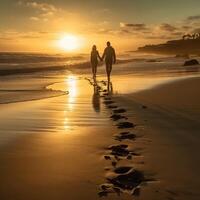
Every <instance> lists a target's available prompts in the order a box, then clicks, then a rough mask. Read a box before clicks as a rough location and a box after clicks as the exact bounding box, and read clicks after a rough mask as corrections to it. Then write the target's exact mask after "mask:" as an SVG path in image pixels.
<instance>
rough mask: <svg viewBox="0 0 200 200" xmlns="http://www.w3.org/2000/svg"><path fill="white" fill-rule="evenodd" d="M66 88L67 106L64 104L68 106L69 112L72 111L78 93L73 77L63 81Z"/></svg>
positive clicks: (75, 79)
mask: <svg viewBox="0 0 200 200" xmlns="http://www.w3.org/2000/svg"><path fill="white" fill-rule="evenodd" d="M65 83H66V86H67V88H68V91H69V95H68V98H67V100H68V104H66V105H67V106H68V108H69V109H70V110H73V109H74V103H75V101H76V98H75V97H76V96H77V93H78V87H77V78H76V77H75V76H73V75H70V76H68V77H67V79H66V80H65Z"/></svg>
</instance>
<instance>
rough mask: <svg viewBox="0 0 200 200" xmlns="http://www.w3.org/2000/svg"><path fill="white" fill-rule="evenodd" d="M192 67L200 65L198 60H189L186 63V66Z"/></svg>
mask: <svg viewBox="0 0 200 200" xmlns="http://www.w3.org/2000/svg"><path fill="white" fill-rule="evenodd" d="M191 65H199V62H198V60H196V59H192V60H187V61H185V63H184V66H191Z"/></svg>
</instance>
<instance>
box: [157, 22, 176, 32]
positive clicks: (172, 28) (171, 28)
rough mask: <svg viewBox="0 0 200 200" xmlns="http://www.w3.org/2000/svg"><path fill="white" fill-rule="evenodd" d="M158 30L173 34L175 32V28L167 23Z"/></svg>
mask: <svg viewBox="0 0 200 200" xmlns="http://www.w3.org/2000/svg"><path fill="white" fill-rule="evenodd" d="M159 28H160V29H161V30H162V31H167V32H174V31H176V30H177V28H176V27H175V26H172V25H171V24H168V23H163V24H161V25H160V26H159Z"/></svg>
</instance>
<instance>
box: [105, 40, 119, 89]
mask: <svg viewBox="0 0 200 200" xmlns="http://www.w3.org/2000/svg"><path fill="white" fill-rule="evenodd" d="M104 58H105V63H106V73H107V77H108V85H109V84H110V74H111V71H112V65H113V63H114V64H115V63H116V55H115V50H114V48H113V47H112V46H111V44H110V42H107V47H106V48H105V50H104V53H103V56H102V60H104Z"/></svg>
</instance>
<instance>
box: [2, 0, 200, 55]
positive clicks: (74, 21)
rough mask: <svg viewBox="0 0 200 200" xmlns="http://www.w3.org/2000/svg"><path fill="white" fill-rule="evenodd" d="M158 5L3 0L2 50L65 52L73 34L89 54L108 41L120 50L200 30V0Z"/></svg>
mask: <svg viewBox="0 0 200 200" xmlns="http://www.w3.org/2000/svg"><path fill="white" fill-rule="evenodd" d="M170 2H171V3H170ZM154 3H155V4H152V3H151V2H150V1H149V0H140V1H139V0H135V1H133V0H125V1H122V0H110V1H106V0H102V1H99V2H95V1H92V0H85V1H84V3H83V1H81V0H77V1H71V0H1V2H0V18H1V24H0V51H32V52H35V51H37V52H63V50H64V49H63V48H60V46H59V41H60V40H61V39H62V38H63V37H65V35H69V34H70V35H74V36H75V37H77V41H79V46H78V48H77V49H76V52H79V53H80V52H81V53H82V52H83V53H84V52H88V51H89V50H90V49H91V46H92V45H93V44H96V45H97V46H98V48H99V49H100V50H101V49H103V48H104V46H105V42H106V41H107V40H109V41H111V42H112V44H113V46H115V48H116V49H117V50H118V51H126V50H135V49H137V47H138V46H142V45H145V44H152V43H160V42H164V41H166V40H170V39H179V38H181V37H182V35H183V34H185V33H191V32H196V31H200V29H199V27H200V15H199V14H198V13H200V1H195V0H182V1H181V4H180V1H179V0H173V1H172V0H168V1H167V2H163V1H162V2H161V1H159V0H155V2H154ZM13 13H14V15H13ZM65 50H66V49H65Z"/></svg>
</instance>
